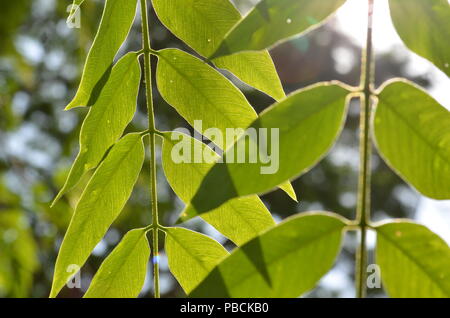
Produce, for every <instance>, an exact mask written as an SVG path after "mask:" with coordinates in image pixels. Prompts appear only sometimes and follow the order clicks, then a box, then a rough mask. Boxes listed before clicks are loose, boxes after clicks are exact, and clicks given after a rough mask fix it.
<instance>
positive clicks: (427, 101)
mask: <svg viewBox="0 0 450 318" xmlns="http://www.w3.org/2000/svg"><path fill="white" fill-rule="evenodd" d="M449 127H450V112H449V111H448V110H447V109H445V108H444V107H442V106H441V105H439V103H438V102H436V101H435V100H434V99H433V98H431V97H430V96H429V95H428V94H427V93H426V92H424V91H423V90H421V89H419V88H417V87H416V86H414V84H409V83H408V82H404V81H402V82H400V81H397V82H390V83H388V84H387V85H385V86H384V88H383V89H382V91H381V93H380V95H379V104H378V106H377V109H376V114H375V121H374V135H375V139H376V143H377V146H378V149H379V151H380V153H381V155H382V156H383V158H384V159H385V160H386V162H387V163H388V164H389V166H390V167H391V168H392V169H394V170H395V171H396V172H397V174H399V175H400V176H401V177H402V178H403V179H405V180H406V181H407V182H409V183H410V184H411V185H412V186H414V187H415V188H416V189H417V190H418V191H420V192H421V193H422V194H424V195H426V196H428V197H431V198H434V199H440V200H445V199H450V129H449Z"/></svg>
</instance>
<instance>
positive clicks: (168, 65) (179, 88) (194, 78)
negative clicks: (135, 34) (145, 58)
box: [156, 49, 257, 148]
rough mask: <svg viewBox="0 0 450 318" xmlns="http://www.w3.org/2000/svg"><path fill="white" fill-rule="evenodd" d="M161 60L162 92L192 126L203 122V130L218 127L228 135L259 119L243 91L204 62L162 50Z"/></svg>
mask: <svg viewBox="0 0 450 318" xmlns="http://www.w3.org/2000/svg"><path fill="white" fill-rule="evenodd" d="M158 57H159V61H158V68H157V72H156V79H157V84H158V89H159V91H160V93H161V95H162V97H163V98H164V99H165V100H166V101H167V102H168V103H169V104H170V105H172V106H173V107H174V108H175V109H176V110H177V111H178V113H180V115H181V116H183V117H184V119H186V120H187V121H188V122H189V124H191V125H192V126H194V124H195V123H194V121H196V120H201V121H202V126H203V127H202V128H203V130H206V129H209V128H218V129H219V130H220V131H221V132H222V135H223V136H226V128H246V127H248V126H249V125H250V124H251V123H252V122H253V120H255V119H256V118H257V114H256V112H255V110H254V109H253V108H252V106H251V105H250V104H249V103H248V101H247V99H246V98H245V96H244V95H243V94H242V93H241V91H240V90H239V89H237V87H235V86H234V85H233V84H232V83H231V82H230V81H229V80H228V79H227V78H225V77H224V76H223V75H221V74H220V73H219V72H217V71H216V70H215V69H213V68H212V67H210V66H209V65H207V64H206V63H204V62H203V61H201V60H199V59H197V58H195V57H193V56H192V55H189V54H187V53H185V52H183V51H180V50H176V49H165V50H162V51H159V52H158ZM199 132H200V133H203V131H199ZM225 142H226V141H224V144H225ZM230 144H232V142H229V143H226V145H230ZM218 146H219V147H221V148H226V147H225V146H224V145H218Z"/></svg>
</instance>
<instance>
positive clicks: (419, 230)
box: [376, 222, 450, 298]
mask: <svg viewBox="0 0 450 318" xmlns="http://www.w3.org/2000/svg"><path fill="white" fill-rule="evenodd" d="M376 230H377V234H378V236H377V237H378V239H377V252H376V259H377V263H378V264H379V265H380V269H381V278H382V280H383V283H384V285H385V288H386V290H387V293H388V294H389V296H391V297H395V298H438V297H439V298H442V297H445V298H448V297H450V248H449V247H448V245H447V243H445V242H444V241H443V240H442V239H441V238H440V237H439V236H437V235H436V234H434V233H433V232H431V231H430V230H429V229H427V228H426V227H425V226H423V225H419V224H414V223H409V222H393V223H388V224H384V225H381V226H378V227H377V228H376Z"/></svg>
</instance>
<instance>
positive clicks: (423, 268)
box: [377, 231, 448, 295]
mask: <svg viewBox="0 0 450 318" xmlns="http://www.w3.org/2000/svg"><path fill="white" fill-rule="evenodd" d="M377 232H378V234H380V235H381V236H383V238H384V239H385V240H386V241H388V242H390V243H391V244H392V245H393V246H394V247H396V248H397V249H398V250H400V251H401V252H402V254H403V255H404V256H406V258H407V259H409V260H410V262H411V263H412V264H414V265H416V267H417V268H418V269H419V270H420V271H421V272H422V273H424V274H425V276H427V277H429V278H430V279H431V280H432V281H433V283H434V284H435V285H436V286H437V287H438V288H439V289H440V290H441V292H442V293H443V294H444V295H448V294H447V291H445V290H444V289H442V286H441V285H440V283H439V281H440V278H439V277H435V276H434V275H433V274H432V273H429V272H428V271H427V270H426V268H425V267H424V266H423V265H422V264H421V263H420V262H418V261H417V259H416V258H415V257H414V255H412V254H410V253H408V251H407V250H405V249H403V248H402V246H401V245H400V244H398V243H397V242H396V241H395V240H391V239H390V237H389V236H387V235H384V233H383V232H382V231H377Z"/></svg>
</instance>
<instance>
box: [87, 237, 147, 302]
mask: <svg viewBox="0 0 450 318" xmlns="http://www.w3.org/2000/svg"><path fill="white" fill-rule="evenodd" d="M146 233H147V231H146V229H136V230H132V231H129V232H128V233H127V234H126V235H125V236H124V238H123V239H122V241H121V242H120V243H119V245H117V246H116V248H114V250H113V251H112V252H111V254H109V256H108V257H107V258H106V259H105V261H104V262H103V263H102V265H101V266H100V268H99V270H98V272H97V274H95V276H94V278H93V279H92V282H91V285H90V286H89V289H88V290H87V292H86V294H85V295H84V297H85V298H136V297H137V296H138V295H139V293H140V292H141V290H142V286H143V285H144V281H145V276H146V273H147V263H148V259H149V257H150V247H149V245H148V241H147V236H146Z"/></svg>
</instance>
